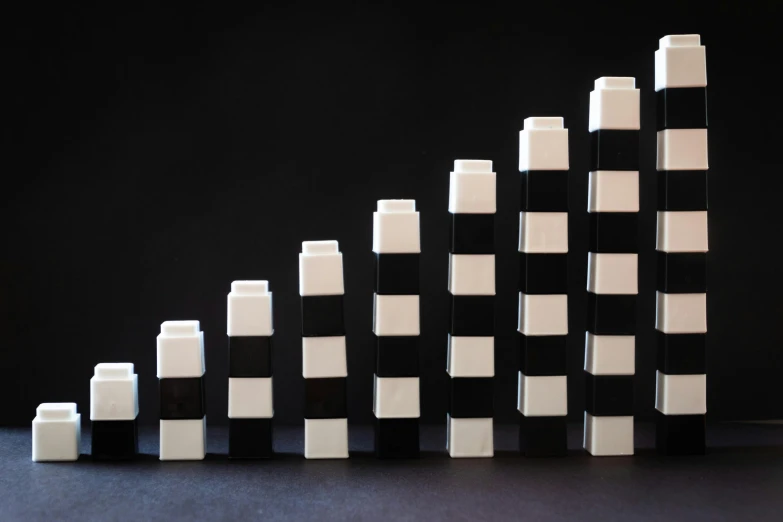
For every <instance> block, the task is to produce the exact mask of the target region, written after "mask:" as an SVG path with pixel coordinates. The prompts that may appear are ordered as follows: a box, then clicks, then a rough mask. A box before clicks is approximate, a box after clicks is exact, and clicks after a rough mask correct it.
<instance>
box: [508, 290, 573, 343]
mask: <svg viewBox="0 0 783 522" xmlns="http://www.w3.org/2000/svg"><path fill="white" fill-rule="evenodd" d="M517 330H518V331H519V332H520V333H523V334H525V335H568V295H565V294H563V295H528V294H523V293H522V292H520V293H519V319H518V323H517Z"/></svg>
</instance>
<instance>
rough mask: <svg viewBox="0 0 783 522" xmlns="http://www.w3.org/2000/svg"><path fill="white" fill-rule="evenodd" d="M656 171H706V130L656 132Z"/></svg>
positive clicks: (707, 161)
mask: <svg viewBox="0 0 783 522" xmlns="http://www.w3.org/2000/svg"><path fill="white" fill-rule="evenodd" d="M656 168H657V169H658V170H707V169H709V168H710V162H709V153H708V150H707V129H666V130H662V131H658V159H657V163H656Z"/></svg>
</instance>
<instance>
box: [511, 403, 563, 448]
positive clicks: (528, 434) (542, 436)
mask: <svg viewBox="0 0 783 522" xmlns="http://www.w3.org/2000/svg"><path fill="white" fill-rule="evenodd" d="M566 419H567V417H562V416H560V417H525V416H524V415H522V414H521V413H520V414H519V450H520V451H521V452H522V454H523V455H525V456H526V457H564V456H566V455H567V454H568V431H567V424H566Z"/></svg>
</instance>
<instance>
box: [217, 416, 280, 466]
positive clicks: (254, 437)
mask: <svg viewBox="0 0 783 522" xmlns="http://www.w3.org/2000/svg"><path fill="white" fill-rule="evenodd" d="M272 433H273V432H272V419H228V458H230V459H268V458H271V457H272V454H273V447H272Z"/></svg>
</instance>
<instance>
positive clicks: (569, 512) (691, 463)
mask: <svg viewBox="0 0 783 522" xmlns="http://www.w3.org/2000/svg"><path fill="white" fill-rule="evenodd" d="M569 430H570V432H569V445H570V447H571V449H572V451H571V454H570V455H569V456H568V457H564V458H556V459H529V458H524V457H522V456H520V455H519V454H518V453H517V452H516V451H515V449H516V447H517V444H516V436H517V429H516V428H515V427H514V426H497V427H496V433H495V448H496V456H495V458H494V459H475V460H474V459H459V460H457V459H450V458H449V457H448V455H447V454H446V453H445V452H444V450H443V445H444V438H445V428H444V427H442V426H425V427H423V428H422V450H423V454H422V458H421V459H419V460H416V461H380V460H377V459H376V458H374V457H373V456H372V453H371V450H372V429H371V428H370V427H351V433H350V437H351V451H352V454H351V458H350V459H348V460H339V461H309V460H305V459H304V458H303V457H302V447H303V433H302V428H301V427H278V428H277V429H276V433H275V450H276V451H277V452H279V453H278V455H277V457H276V458H275V459H273V460H269V461H250V462H246V461H229V460H228V459H227V458H226V450H227V430H226V428H224V427H218V426H215V427H212V426H210V427H209V429H208V449H209V455H208V456H207V459H206V460H204V461H200V462H160V461H159V460H157V457H156V452H157V442H158V441H157V429H156V428H155V427H149V428H143V429H142V431H141V436H140V448H141V451H142V453H143V454H144V455H142V456H141V457H140V460H138V461H135V462H128V463H98V462H91V461H90V459H89V456H87V455H82V457H81V458H80V460H79V461H78V462H69V463H34V462H32V461H31V460H30V430H29V429H22V428H18V429H14V428H2V429H0V455H1V457H0V468H2V473H0V520H3V521H11V520H80V521H81V520H134V521H142V520H167V521H173V520H238V521H244V520H264V521H267V520H270V521H271V520H297V521H298V520H446V521H450V522H451V521H457V520H602V521H608V520H623V521H632V520H783V426H780V425H763V424H721V425H713V426H710V427H709V434H708V440H709V445H710V452H709V454H708V455H707V456H701V457H668V458H666V457H659V456H657V455H656V454H655V453H654V452H653V451H652V449H651V448H652V446H653V444H652V443H653V431H652V426H651V425H645V424H637V430H636V439H637V447H638V450H637V454H636V455H635V456H633V457H609V458H607V457H604V458H595V457H589V456H587V455H585V454H584V453H583V452H581V451H580V449H579V448H580V446H581V430H582V427H581V425H573V426H570V427H569ZM85 431H86V433H84V435H83V438H82V452H83V453H86V452H89V447H90V446H89V431H88V430H85Z"/></svg>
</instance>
